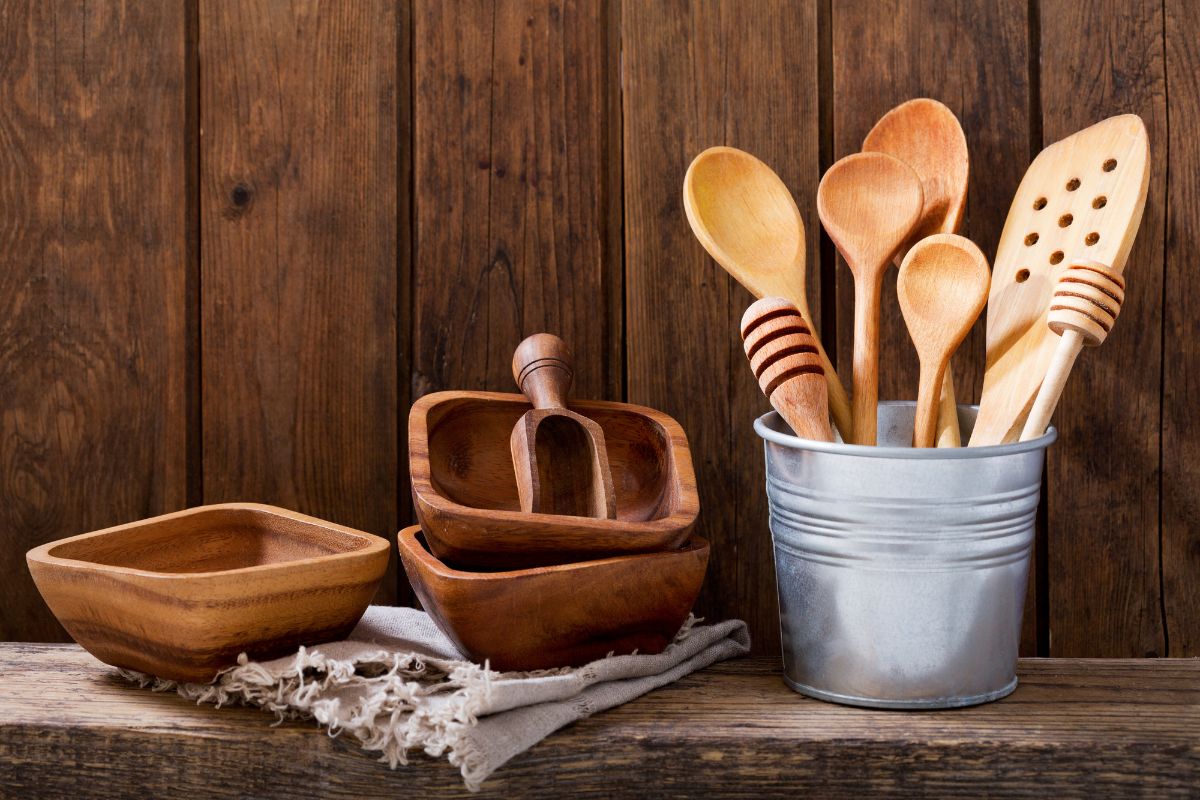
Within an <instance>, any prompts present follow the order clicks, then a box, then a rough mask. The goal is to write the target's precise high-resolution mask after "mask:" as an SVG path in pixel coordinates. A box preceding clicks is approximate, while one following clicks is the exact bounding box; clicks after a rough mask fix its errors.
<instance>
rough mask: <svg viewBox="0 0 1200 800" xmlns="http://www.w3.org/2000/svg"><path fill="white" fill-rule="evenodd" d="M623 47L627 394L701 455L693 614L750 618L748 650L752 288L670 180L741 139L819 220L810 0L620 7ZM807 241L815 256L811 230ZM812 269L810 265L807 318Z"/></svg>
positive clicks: (763, 592)
mask: <svg viewBox="0 0 1200 800" xmlns="http://www.w3.org/2000/svg"><path fill="white" fill-rule="evenodd" d="M764 20H769V22H768V23H764V22H763V21H764ZM622 58H623V62H624V74H623V76H622V87H623V97H624V109H625V115H624V124H625V151H624V152H625V241H626V286H627V290H626V295H627V310H626V314H627V321H626V351H627V363H628V396H629V399H630V400H631V401H633V402H637V403H643V404H645V405H649V406H652V407H654V408H660V409H662V410H664V411H666V412H667V413H669V414H671V415H672V416H673V417H675V418H676V419H678V420H679V421H680V423H681V424H682V425H683V427H684V429H685V430H686V431H687V432H688V437H689V441H690V442H691V445H692V448H693V451H694V452H695V453H696V454H697V456H698V457H697V459H696V472H697V480H698V481H699V485H700V496H701V505H702V507H703V509H704V512H703V514H702V515H701V518H700V524H699V525H698V532H699V533H700V534H701V535H703V536H704V537H705V538H706V539H708V540H709V541H710V542H711V543H712V552H713V555H712V561H711V565H710V568H709V575H708V579H707V581H706V584H705V588H704V590H703V591H702V593H701V599H700V603H699V612H700V613H702V614H710V615H713V616H720V617H739V618H741V619H744V620H746V621H747V622H748V623H749V625H750V628H751V632H752V635H751V640H752V641H753V642H754V647H755V648H756V651H757V652H759V653H777V652H778V650H779V635H778V631H779V628H778V603H777V599H776V595H775V574H774V566H773V558H772V552H771V541H770V534H769V532H768V529H767V507H766V506H767V503H766V494H765V492H764V491H763V485H764V477H763V458H762V442H761V440H760V439H759V438H758V437H757V435H756V434H755V433H754V429H753V423H754V419H755V418H756V417H757V416H758V415H760V414H762V413H764V412H766V411H768V410H770V406H769V405H768V403H767V400H766V398H764V397H763V395H762V392H761V391H760V390H759V388H758V386H757V384H756V383H755V380H754V375H753V374H752V373H751V371H750V370H748V369H746V366H745V356H744V355H743V353H742V346H741V342H740V340H739V338H738V320H739V318H740V317H741V315H742V312H743V311H744V310H745V309H746V307H747V306H749V305H750V304H751V302H753V299H754V298H753V297H752V296H751V295H750V293H749V292H747V291H745V290H744V289H742V288H741V287H740V286H738V285H737V284H736V283H735V282H734V281H733V279H732V278H730V277H729V276H728V275H726V274H725V272H724V271H723V270H722V269H721V268H720V267H719V266H717V265H716V264H715V263H713V262H712V261H711V260H710V259H709V258H708V256H707V254H706V253H705V252H704V249H703V247H701V245H700V244H699V243H698V242H697V241H695V239H694V237H693V236H692V235H691V233H690V232H689V231H688V228H687V225H686V224H685V222H684V219H685V216H684V210H683V207H682V199H681V187H682V185H683V177H684V173H685V171H686V169H687V165H688V163H689V162H690V161H691V160H692V158H693V157H695V155H696V154H697V153H699V152H701V151H702V150H704V149H705V148H707V147H710V146H712V145H718V144H726V145H729V146H732V147H738V148H740V149H743V150H746V151H747V152H750V153H753V154H754V155H756V156H758V157H759V158H761V159H762V160H763V161H764V162H766V163H767V164H768V165H769V166H771V167H772V168H773V169H774V170H775V171H776V172H777V173H778V174H779V176H780V178H781V179H782V180H783V181H784V183H785V184H787V185H788V187H789V188H790V189H791V190H792V192H793V193H794V195H795V196H796V198H797V199H798V201H799V207H800V212H801V215H802V216H803V217H804V222H805V227H806V229H807V230H808V231H809V232H810V234H811V232H815V231H816V230H817V227H816V225H817V221H816V212H815V208H814V206H813V204H812V198H813V197H814V196H815V192H816V187H817V180H818V178H819V173H820V135H819V114H818V98H817V93H818V81H817V7H816V4H815V3H805V4H800V5H796V4H792V3H786V2H761V1H759V0H755V2H731V1H726V2H720V3H694V4H684V3H673V4H667V3H640V2H633V3H625V4H623V5H622ZM806 239H807V245H808V248H809V250H808V259H807V260H808V263H809V264H812V265H816V264H818V263H819V256H818V241H819V240H818V237H816V236H815V235H809V236H808V237H806ZM819 278H820V271H819V270H818V269H815V268H812V269H809V270H808V280H809V290H808V292H807V299H808V302H809V304H810V306H811V308H812V309H813V311H814V314H817V313H818V312H817V309H820V308H821V294H820V287H819ZM810 322H811V323H812V324H814V325H818V326H819V325H820V320H819V319H817V320H810Z"/></svg>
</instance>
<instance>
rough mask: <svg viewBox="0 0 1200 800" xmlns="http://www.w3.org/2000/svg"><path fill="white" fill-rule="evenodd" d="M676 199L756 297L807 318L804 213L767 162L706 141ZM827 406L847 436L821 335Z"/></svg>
mask: <svg viewBox="0 0 1200 800" xmlns="http://www.w3.org/2000/svg"><path fill="white" fill-rule="evenodd" d="M683 207H684V210H685V211H686V212H687V218H688V222H689V223H690V224H691V226H692V232H693V233H694V234H695V235H696V238H697V239H698V240H699V241H700V243H701V244H702V245H704V249H705V250H707V251H708V254H709V255H710V256H712V257H713V259H714V260H715V261H716V262H717V263H718V264H720V265H721V266H722V267H724V268H725V271H726V272H728V273H729V274H730V275H732V276H733V277H734V278H735V279H736V280H737V281H738V283H740V284H742V286H745V287H746V288H747V289H748V290H749V291H750V293H751V294H753V295H754V296H755V297H759V298H761V297H782V298H784V299H785V300H788V301H790V302H792V303H794V304H795V306H796V308H798V309H799V310H800V313H801V314H802V315H803V316H804V318H805V319H812V313H811V312H810V311H809V308H808V290H807V287H806V284H805V264H806V259H807V253H806V249H805V238H804V220H803V218H802V217H801V216H800V210H799V209H798V208H796V201H795V200H793V199H792V193H791V192H790V191H788V188H787V186H786V185H785V184H784V182H783V181H782V180H780V178H779V176H778V175H776V174H775V172H774V170H772V169H771V168H770V167H769V166H767V165H766V164H764V163H763V162H762V161H759V160H758V159H757V158H755V157H754V156H752V155H750V154H749V153H746V152H743V151H741V150H737V149H735V148H733V147H710V148H709V149H707V150H705V151H704V152H703V153H701V154H700V155H698V156H696V158H695V160H693V161H692V163H691V165H690V166H689V167H688V171H687V174H686V175H685V176H684V179H683ZM812 340H813V343H814V344H815V345H816V347H817V354H818V356H819V357H820V359H821V366H822V367H823V368H824V371H825V376H826V388H827V390H828V392H829V400H828V403H829V407H830V411H831V412H832V413H833V418H834V421H835V422H836V423H837V426H838V430H840V431H841V432H842V436H843V437H846V438H849V436H850V433H851V431H850V427H851V412H850V400H849V398H848V397H847V396H846V390H845V389H844V388H842V384H841V381H840V380H839V379H838V377H837V372H836V371H835V370H834V368H833V364H832V363H830V361H829V356H828V355H826V353H825V348H824V347H822V346H821V340H820V338H819V337H818V336H817V335H816V334H815V333H813V335H812Z"/></svg>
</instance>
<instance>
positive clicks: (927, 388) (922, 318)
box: [896, 233, 991, 447]
mask: <svg viewBox="0 0 1200 800" xmlns="http://www.w3.org/2000/svg"><path fill="white" fill-rule="evenodd" d="M990 281H991V273H990V272H989V271H988V264H987V258H985V257H984V255H983V253H982V252H980V250H979V248H978V247H976V246H975V245H974V243H972V242H971V241H970V240H968V239H964V238H963V237H961V236H956V235H954V234H952V233H939V234H937V235H934V236H930V237H928V238H925V239H922V240H921V241H920V242H918V243H917V244H916V246H915V247H913V248H912V249H911V250H909V251H908V255H907V256H905V258H904V263H903V264H901V265H900V274H899V276H898V277H897V279H896V294H897V295H899V298H900V310H901V311H902V312H903V313H904V323H905V324H906V325H907V326H908V333H909V335H910V336H911V337H912V340H913V344H914V345H915V346H916V348H917V356H918V357H919V358H920V359H921V384H920V388H919V389H918V391H917V415H916V421H915V423H914V427H913V447H933V446H934V445H935V444H936V442H937V417H938V396H939V394H940V387H941V385H942V376H943V374H944V373H945V371H946V365H947V364H948V363H949V362H950V356H951V355H953V354H954V351H955V350H957V349H958V346H959V344H961V343H962V340H963V338H964V337H965V336H966V335H967V332H968V331H970V330H971V326H972V325H974V324H975V320H976V319H977V318H978V317H979V312H980V311H982V310H983V307H984V305H985V304H986V303H987V295H988V284H989V283H990Z"/></svg>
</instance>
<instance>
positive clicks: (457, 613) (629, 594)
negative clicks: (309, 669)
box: [397, 525, 709, 670]
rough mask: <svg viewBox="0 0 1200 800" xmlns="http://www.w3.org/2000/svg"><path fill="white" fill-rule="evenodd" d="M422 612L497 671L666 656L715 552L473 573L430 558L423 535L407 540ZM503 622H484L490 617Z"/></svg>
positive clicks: (702, 549) (405, 536) (703, 546)
mask: <svg viewBox="0 0 1200 800" xmlns="http://www.w3.org/2000/svg"><path fill="white" fill-rule="evenodd" d="M397 538H398V542H397V544H398V546H399V549H400V559H401V561H403V562H404V571H405V572H406V573H407V574H408V579H409V582H410V583H411V584H412V587H413V590H414V591H415V592H416V594H417V597H419V598H420V599H421V606H422V607H423V608H424V609H425V610H426V611H427V612H428V613H429V615H430V616H431V617H433V619H434V620H435V621H436V622H437V624H438V627H440V628H441V629H442V631H443V632H445V634H446V635H447V636H448V637H450V639H451V641H453V642H454V644H455V645H456V646H457V647H458V649H459V650H460V651H461V652H462V653H464V654H466V655H467V656H468V657H469V658H470V659H471V660H472V661H475V662H476V663H483V662H485V661H486V662H488V663H489V664H490V666H491V667H492V668H493V669H497V670H538V669H555V668H558V667H568V666H576V667H579V666H583V665H585V664H588V663H590V662H592V661H595V660H596V659H598V658H604V657H605V656H606V655H609V654H612V655H618V656H620V655H628V654H630V653H652V654H653V653H661V652H662V651H663V649H664V648H665V647H666V646H667V645H669V644H670V643H671V642H672V641H673V640H674V638H675V635H676V634H677V633H679V629H680V628H681V627H682V626H683V623H684V622H685V621H686V620H687V618H688V614H689V612H691V610H692V604H693V603H695V602H696V595H697V594H699V593H700V584H702V583H703V582H704V570H705V567H706V566H707V565H708V550H709V548H708V542H706V541H704V540H703V539H699V538H693V539H691V540H689V541H688V542H687V543H685V544H684V545H683V546H682V547H679V548H677V549H672V550H666V551H660V552H655V553H637V554H633V555H619V556H612V557H610V558H602V559H593V560H589V561H576V562H574V563H570V564H557V565H552V566H545V567H531V568H529V569H519V570H508V571H502V572H470V571H464V570H459V569H455V568H454V567H452V566H448V565H447V564H445V563H444V562H442V561H440V560H439V559H438V558H437V557H436V556H435V555H433V553H431V552H430V551H429V546H428V544H427V543H426V541H425V537H424V536H423V535H422V534H421V527H420V526H419V525H414V526H412V527H411V528H405V529H404V530H402V531H400V533H399V535H398V537H397ZM483 608H488V609H496V610H499V611H500V613H495V614H480V609H483Z"/></svg>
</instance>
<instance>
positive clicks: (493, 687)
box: [121, 606, 750, 791]
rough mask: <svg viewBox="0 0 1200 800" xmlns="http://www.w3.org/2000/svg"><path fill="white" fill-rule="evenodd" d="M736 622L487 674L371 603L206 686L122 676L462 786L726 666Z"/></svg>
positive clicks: (434, 633) (740, 645)
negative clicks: (431, 770)
mask: <svg viewBox="0 0 1200 800" xmlns="http://www.w3.org/2000/svg"><path fill="white" fill-rule="evenodd" d="M749 648H750V634H749V631H748V630H747V628H746V624H745V623H744V622H742V621H740V620H729V621H727V622H721V623H718V624H715V625H701V624H698V623H697V621H696V620H695V618H689V619H688V621H687V623H686V624H684V626H683V628H682V629H681V630H680V631H679V634H678V635H677V636H676V638H675V641H674V642H673V643H672V644H671V645H669V646H668V647H667V649H666V650H665V651H663V652H662V653H660V654H658V655H643V654H633V655H623V656H612V655H610V656H609V657H607V658H602V659H600V660H598V661H593V662H592V663H590V664H588V665H586V666H583V667H579V668H565V669H558V670H543V671H540V672H496V671H494V670H491V669H489V668H488V666H487V665H486V664H483V665H480V664H474V663H472V662H470V661H468V660H467V659H466V658H465V657H464V656H463V655H462V654H461V653H459V652H458V650H457V649H455V647H454V645H453V643H451V641H450V640H449V639H448V638H447V637H446V635H445V634H444V633H442V631H441V630H440V629H439V628H438V626H437V625H436V623H434V622H433V620H432V619H430V617H429V615H428V614H426V613H424V612H423V611H418V610H416V609H412V608H395V607H391V606H371V607H370V608H368V609H367V612H366V614H364V615H363V618H362V620H361V621H360V622H359V623H358V625H357V627H355V629H354V631H353V632H352V633H351V634H350V636H349V638H347V639H346V640H345V641H340V642H330V643H328V644H320V645H315V646H313V647H308V648H305V647H301V648H300V650H299V652H297V653H296V654H295V655H291V656H284V657H283V658H277V659H274V660H272V661H263V662H255V661H250V660H249V659H247V658H246V656H245V654H243V655H242V656H241V657H240V658H239V659H238V664H237V666H235V667H231V668H229V669H227V670H225V671H224V672H222V673H221V674H220V675H218V676H217V677H216V678H215V679H214V680H213V682H212V683H208V684H195V683H177V682H175V681H167V680H162V679H159V678H154V677H152V676H150V675H145V674H142V673H139V672H133V671H131V670H122V671H121V673H122V674H123V675H124V676H125V677H126V678H127V679H129V680H132V681H135V682H137V683H139V684H141V685H143V686H149V687H152V688H153V689H154V690H156V691H169V690H172V689H173V690H175V691H176V692H178V693H179V694H180V695H182V696H183V697H186V698H188V699H190V700H194V701H195V702H197V703H213V704H215V705H217V706H218V707H219V706H223V705H234V704H237V705H252V706H258V707H260V708H264V709H267V710H270V711H273V712H275V714H276V715H278V717H279V719H280V720H283V719H290V718H310V719H313V720H315V721H316V722H317V723H318V724H320V725H322V726H324V727H325V728H327V729H328V731H329V734H330V735H331V736H337V735H350V736H353V737H355V738H356V739H357V740H358V741H359V742H360V743H361V745H362V746H363V748H365V749H367V750H371V751H378V752H380V753H381V754H382V755H381V757H380V761H385V762H387V763H388V764H389V765H390V766H391V767H392V768H393V769H395V768H396V766H397V765H399V764H406V763H408V761H407V753H408V752H409V751H411V750H421V751H424V752H425V753H427V754H428V755H430V756H434V757H440V756H443V755H444V756H446V757H447V758H448V759H449V761H450V763H451V764H453V765H455V766H457V767H459V769H460V771H461V772H462V776H463V781H464V782H465V783H466V785H467V788H469V789H470V790H472V791H477V790H478V789H479V787H480V785H481V784H482V783H483V781H484V780H486V779H487V777H488V776H489V775H491V774H492V772H494V771H495V770H496V769H497V768H499V767H500V766H501V765H502V764H504V763H505V762H506V761H508V760H509V759H510V758H512V757H513V756H515V755H517V754H519V753H521V752H524V751H525V750H527V749H529V748H530V747H532V746H533V745H535V744H537V743H538V742H539V741H541V740H542V739H544V738H545V737H546V736H548V735H550V734H551V733H553V732H554V731H556V730H558V729H559V728H561V727H563V726H564V725H568V724H570V723H572V722H574V721H576V720H579V719H582V718H584V717H587V716H590V715H592V714H595V713H596V712H598V711H604V710H605V709H608V708H612V707H613V706H617V705H620V704H622V703H626V702H628V701H630V700H632V699H634V698H635V697H639V696H640V695H643V694H645V693H646V692H649V691H651V690H652V689H656V688H658V687H660V686H664V685H666V684H668V683H671V682H673V681H676V680H678V679H679V678H682V677H683V676H685V675H687V674H689V673H691V672H694V671H696V670H699V669H703V668H704V667H707V666H709V665H710V664H714V663H716V662H718V661H722V660H724V659H727V658H733V657H736V656H741V655H745V654H746V653H747V652H748V651H749Z"/></svg>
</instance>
